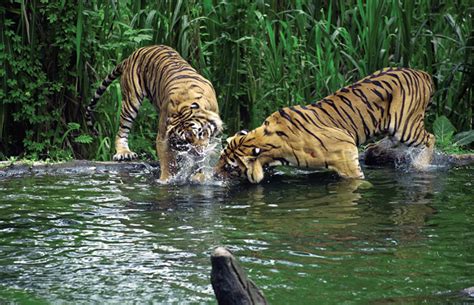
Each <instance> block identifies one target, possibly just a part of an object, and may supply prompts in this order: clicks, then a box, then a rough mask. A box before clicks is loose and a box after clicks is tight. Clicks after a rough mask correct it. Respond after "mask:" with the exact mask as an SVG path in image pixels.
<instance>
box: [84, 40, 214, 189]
mask: <svg viewBox="0 0 474 305" xmlns="http://www.w3.org/2000/svg"><path fill="white" fill-rule="evenodd" d="M119 76H121V80H120V85H121V91H122V99H123V100H122V106H121V111H120V123H119V130H118V132H117V135H116V140H115V148H116V151H117V153H116V154H115V155H114V160H118V161H121V160H130V159H133V158H135V157H136V154H135V153H133V152H132V151H131V150H130V149H129V147H128V136H129V133H130V131H131V129H132V127H133V123H134V121H135V119H136V117H137V115H138V112H139V109H140V106H141V105H142V103H143V100H144V99H145V98H148V99H149V100H150V101H151V102H152V103H153V104H154V105H155V108H156V109H157V110H158V112H159V116H160V118H159V119H160V122H159V128H158V135H157V140H156V149H157V153H158V157H159V159H160V165H161V176H160V179H162V180H167V179H168V178H169V177H170V175H171V174H172V173H171V172H172V167H174V165H173V164H175V163H176V160H175V157H174V153H173V152H172V150H173V149H174V150H179V149H183V148H184V147H188V144H190V145H192V146H193V147H194V148H195V149H200V148H202V147H204V146H206V145H207V143H208V142H209V139H210V138H211V137H214V136H216V135H217V134H218V133H219V132H221V130H222V121H221V119H220V117H219V108H218V104H217V99H216V95H215V91H214V88H213V86H212V84H211V82H210V81H209V80H207V79H206V78H204V77H203V76H201V75H200V74H199V73H198V72H197V71H196V70H195V69H194V68H193V67H191V66H190V65H189V64H188V63H187V62H186V61H185V60H184V59H183V58H182V57H181V56H180V55H179V54H178V52H176V51H175V50H173V49H172V48H171V47H168V46H164V45H156V46H148V47H144V48H140V49H138V50H136V51H134V52H133V53H132V54H131V55H130V56H129V57H128V58H127V59H125V60H124V61H122V62H121V63H120V64H119V65H117V66H116V67H115V68H114V70H113V71H112V72H111V73H110V74H109V75H108V76H107V77H106V78H105V79H104V80H103V81H102V83H101V84H100V86H99V88H98V89H97V90H96V92H95V94H94V96H93V97H92V99H91V101H90V103H89V105H88V106H87V108H86V112H85V118H86V122H87V125H88V126H89V127H93V116H92V112H93V111H94V109H95V108H96V106H97V103H98V100H99V98H100V97H101V96H102V95H103V94H104V92H105V91H106V89H107V87H108V86H109V85H110V84H111V83H112V82H113V81H114V80H115V79H116V78H118V77H119Z"/></svg>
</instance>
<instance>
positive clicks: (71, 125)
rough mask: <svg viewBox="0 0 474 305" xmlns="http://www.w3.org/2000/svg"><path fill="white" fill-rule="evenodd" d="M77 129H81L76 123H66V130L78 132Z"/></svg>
mask: <svg viewBox="0 0 474 305" xmlns="http://www.w3.org/2000/svg"><path fill="white" fill-rule="evenodd" d="M79 128H81V125H80V124H78V123H75V122H70V123H67V129H68V130H78V129H79Z"/></svg>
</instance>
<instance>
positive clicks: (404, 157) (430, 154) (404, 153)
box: [394, 147, 446, 172]
mask: <svg viewBox="0 0 474 305" xmlns="http://www.w3.org/2000/svg"><path fill="white" fill-rule="evenodd" d="M434 159H435V153H434V151H433V149H432V148H416V147H405V148H404V149H403V150H400V151H398V152H397V154H396V156H395V158H394V160H395V167H396V168H397V169H401V170H404V171H407V172H408V171H412V170H415V171H430V170H434V169H438V168H439V167H444V166H446V164H438V163H434V162H433V160H434Z"/></svg>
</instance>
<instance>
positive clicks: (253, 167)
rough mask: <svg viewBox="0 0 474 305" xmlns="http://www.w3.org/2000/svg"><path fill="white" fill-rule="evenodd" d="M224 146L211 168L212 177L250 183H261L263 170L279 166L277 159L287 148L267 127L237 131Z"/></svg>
mask: <svg viewBox="0 0 474 305" xmlns="http://www.w3.org/2000/svg"><path fill="white" fill-rule="evenodd" d="M265 124H267V121H266V122H265ZM227 143H228V145H227V146H226V147H225V148H224V150H223V151H222V153H221V156H220V158H219V161H218V162H217V165H216V167H215V168H214V172H215V175H216V176H217V177H219V178H224V179H227V178H243V179H245V178H246V179H248V180H249V181H250V182H251V183H259V182H260V181H262V180H263V177H264V169H265V168H266V167H268V166H273V165H279V164H282V162H280V161H279V160H280V159H279V158H278V156H279V155H280V154H281V153H282V151H283V150H285V149H286V146H287V144H285V143H282V141H281V137H279V136H277V135H276V132H274V131H269V127H267V126H261V127H258V128H257V129H254V130H252V131H250V132H247V131H245V130H243V131H239V132H238V133H236V134H235V135H234V136H233V137H230V138H228V139H227Z"/></svg>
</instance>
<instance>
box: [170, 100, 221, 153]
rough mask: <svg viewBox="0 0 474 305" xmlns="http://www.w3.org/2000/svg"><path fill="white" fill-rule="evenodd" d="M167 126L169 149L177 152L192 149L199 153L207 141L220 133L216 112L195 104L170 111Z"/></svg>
mask: <svg viewBox="0 0 474 305" xmlns="http://www.w3.org/2000/svg"><path fill="white" fill-rule="evenodd" d="M206 108H207V107H206ZM167 124H168V126H167V135H168V141H169V144H170V147H171V148H172V149H174V150H178V151H186V150H189V149H191V148H192V149H193V150H195V151H196V152H197V153H200V152H201V151H202V149H203V148H205V147H206V146H207V145H208V144H209V140H210V139H211V138H212V137H214V136H216V135H217V134H219V133H220V132H221V131H222V121H221V119H220V117H219V115H218V114H217V112H214V111H211V110H207V109H205V105H201V104H200V103H197V102H192V103H182V104H180V105H179V108H178V109H177V110H176V111H172V114H171V115H170V116H169V118H168V120H167Z"/></svg>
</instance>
